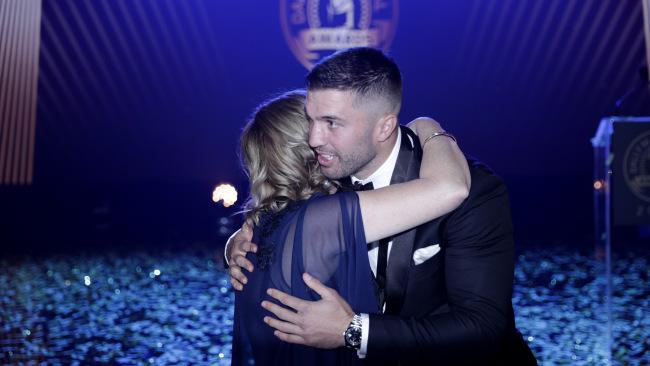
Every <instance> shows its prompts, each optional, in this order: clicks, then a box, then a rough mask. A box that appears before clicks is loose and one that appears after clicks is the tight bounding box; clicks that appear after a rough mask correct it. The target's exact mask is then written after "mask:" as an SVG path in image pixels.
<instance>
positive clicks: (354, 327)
mask: <svg viewBox="0 0 650 366" xmlns="http://www.w3.org/2000/svg"><path fill="white" fill-rule="evenodd" d="M343 339H344V340H345V346H346V347H347V348H354V349H356V350H358V349H359V348H361V315H359V314H355V315H354V317H353V318H352V321H351V322H350V325H348V329H346V330H345V332H343Z"/></svg>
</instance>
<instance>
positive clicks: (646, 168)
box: [623, 132, 650, 202]
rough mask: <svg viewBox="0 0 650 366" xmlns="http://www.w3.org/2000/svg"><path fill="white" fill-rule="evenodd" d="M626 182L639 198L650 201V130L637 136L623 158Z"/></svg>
mask: <svg viewBox="0 0 650 366" xmlns="http://www.w3.org/2000/svg"><path fill="white" fill-rule="evenodd" d="M623 174H624V176H625V183H627V185H628V187H629V188H630V190H631V191H632V193H634V195H635V196H637V197H638V198H640V199H642V200H644V201H646V202H650V132H645V133H642V134H641V135H639V136H637V137H636V138H635V139H634V141H632V143H631V144H630V145H629V146H628V148H627V151H626V152H625V157H624V160H623Z"/></svg>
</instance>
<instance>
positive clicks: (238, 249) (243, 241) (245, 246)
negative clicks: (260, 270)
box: [226, 223, 257, 291]
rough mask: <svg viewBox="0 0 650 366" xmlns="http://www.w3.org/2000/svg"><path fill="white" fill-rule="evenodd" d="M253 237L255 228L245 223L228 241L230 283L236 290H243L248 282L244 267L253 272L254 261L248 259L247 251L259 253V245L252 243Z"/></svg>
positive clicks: (227, 255)
mask: <svg viewBox="0 0 650 366" xmlns="http://www.w3.org/2000/svg"><path fill="white" fill-rule="evenodd" d="M251 239H253V229H252V227H251V226H250V224H249V223H244V225H242V227H241V229H239V230H237V232H235V233H234V234H233V235H232V236H231V237H230V238H229V239H228V242H227V243H226V259H227V260H228V274H229V275H230V283H231V284H232V287H233V288H234V289H235V290H239V291H241V290H242V289H243V288H244V285H245V284H246V282H248V278H246V275H244V272H243V271H242V269H243V268H245V269H247V270H248V272H253V268H254V267H253V263H251V261H249V260H248V259H246V253H248V252H253V253H257V245H255V244H253V243H251Z"/></svg>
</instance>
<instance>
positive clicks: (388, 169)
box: [350, 127, 413, 358]
mask: <svg viewBox="0 0 650 366" xmlns="http://www.w3.org/2000/svg"><path fill="white" fill-rule="evenodd" d="M409 139H410V137H409ZM401 142H402V131H400V129H399V127H398V128H397V140H396V141H395V146H393V150H392V151H391V152H390V155H389V156H388V159H386V161H385V162H384V163H383V164H382V165H381V166H380V167H379V169H377V170H375V172H374V173H372V174H370V176H369V177H368V178H366V179H358V178H357V177H355V176H350V178H351V180H352V184H354V183H355V182H360V183H361V184H366V183H369V182H372V186H373V188H374V189H377V188H382V187H386V186H388V185H390V180H391V178H392V177H393V171H394V170H395V164H397V156H398V155H399V148H400V145H401ZM412 142H413V141H411V143H412ZM392 246H393V241H392V240H391V241H390V242H388V254H387V257H386V261H387V262H388V258H390V249H391V247H392ZM378 256H379V247H377V245H376V243H375V246H374V248H371V249H370V250H368V260H369V261H370V269H371V270H372V274H373V275H375V276H377V257H378ZM385 308H386V305H385V304H384V309H381V310H382V311H384V310H385ZM369 329H370V317H369V316H368V314H365V313H361V347H360V348H359V350H358V351H357V356H359V358H365V357H366V354H367V353H368V331H369Z"/></svg>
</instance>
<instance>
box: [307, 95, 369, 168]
mask: <svg viewBox="0 0 650 366" xmlns="http://www.w3.org/2000/svg"><path fill="white" fill-rule="evenodd" d="M355 98H356V95H355V93H354V92H351V91H340V90H335V89H323V90H314V91H312V90H310V91H309V92H308V93H307V102H306V105H305V109H306V111H307V116H308V117H309V119H310V122H309V145H310V146H311V147H312V148H313V149H314V150H315V151H316V154H317V157H318V163H319V164H320V167H321V171H322V172H323V174H324V175H325V176H326V177H328V178H330V179H340V178H343V177H347V176H349V175H354V176H356V177H358V178H361V179H363V178H366V177H367V176H369V175H370V174H371V173H372V172H373V171H374V170H375V169H376V168H377V167H375V166H374V165H375V164H373V159H375V157H376V156H377V150H376V146H375V145H374V140H373V138H372V136H373V128H374V126H375V123H374V121H369V120H368V113H367V112H366V110H365V108H363V107H360V106H358V105H355V104H354V101H355Z"/></svg>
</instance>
